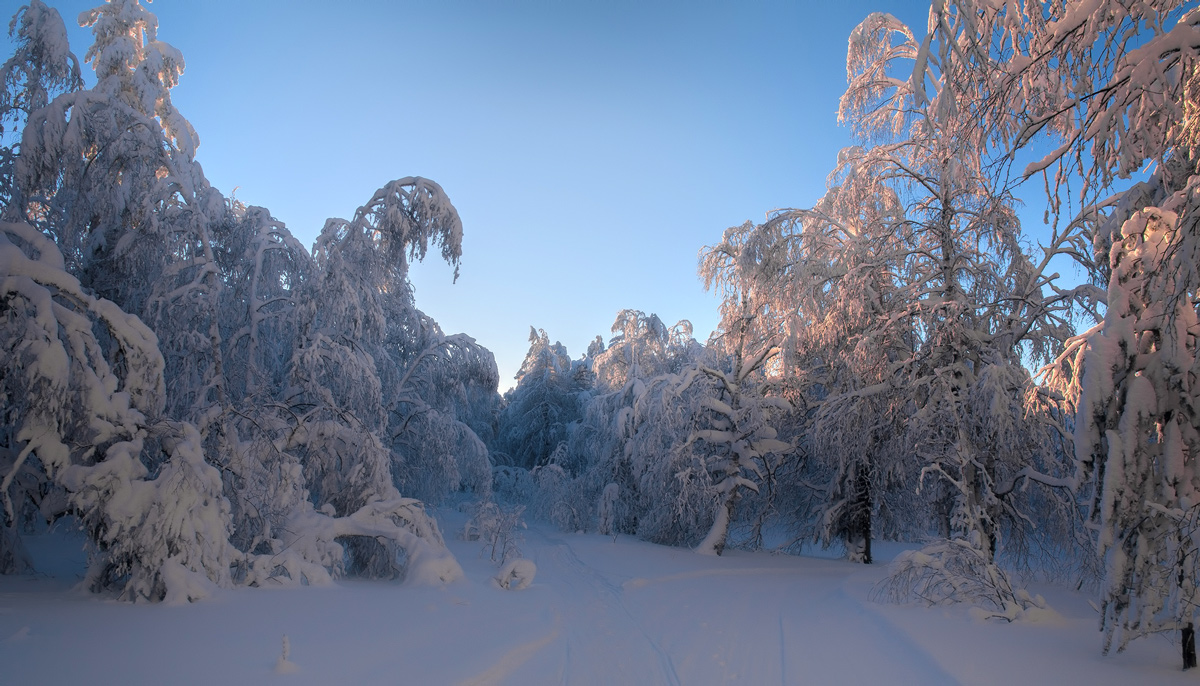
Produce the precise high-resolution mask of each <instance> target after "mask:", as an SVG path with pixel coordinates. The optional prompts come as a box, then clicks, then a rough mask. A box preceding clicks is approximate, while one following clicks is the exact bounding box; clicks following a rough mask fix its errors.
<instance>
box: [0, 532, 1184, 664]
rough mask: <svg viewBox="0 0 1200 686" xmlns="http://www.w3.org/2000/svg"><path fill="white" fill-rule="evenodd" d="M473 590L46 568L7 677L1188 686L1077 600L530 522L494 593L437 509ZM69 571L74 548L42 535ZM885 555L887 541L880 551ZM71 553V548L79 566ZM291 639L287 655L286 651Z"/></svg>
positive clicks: (49, 552) (5, 596)
mask: <svg viewBox="0 0 1200 686" xmlns="http://www.w3.org/2000/svg"><path fill="white" fill-rule="evenodd" d="M438 514H439V519H441V520H442V522H443V527H444V529H445V530H446V531H447V538H448V539H450V540H448V543H449V545H450V547H451V549H452V551H453V552H454V554H455V555H457V556H458V559H459V561H460V562H461V564H462V566H463V569H464V571H465V573H466V579H465V580H463V581H459V582H456V583H452V584H450V585H448V586H446V587H444V588H440V589H437V588H413V587H405V586H401V585H399V584H394V583H371V582H361V581H343V582H340V583H338V584H337V585H335V586H332V587H326V588H313V587H309V588H300V589H295V588H292V589H277V590H271V589H239V590H230V591H223V592H220V593H219V594H217V596H216V597H214V598H213V599H211V600H207V601H203V602H200V603H194V604H191V605H185V606H175V607H171V606H166V605H163V604H153V605H148V604H140V605H133V604H130V603H122V602H116V601H112V600H106V599H102V598H100V597H97V596H94V595H90V594H87V593H83V592H80V591H75V590H70V589H69V588H68V583H69V582H68V581H65V580H64V579H62V578H56V577H49V576H40V577H35V576H9V577H0V664H3V665H4V670H3V672H4V673H3V680H2V681H3V683H6V684H7V683H11V684H32V683H44V684H52V683H53V684H67V683H95V684H106V683H111V684H118V683H119V684H164V683H173V684H214V683H222V684H259V683H286V684H333V683H354V684H397V683H403V684H547V683H563V684H618V683H622V684H775V683H779V684H838V683H845V684H863V683H889V684H956V683H962V684H1013V683H1087V684H1134V683H1156V684H1176V683H1178V684H1183V683H1194V682H1195V680H1196V679H1195V675H1194V674H1190V673H1186V674H1185V673H1183V672H1180V671H1178V661H1179V656H1178V648H1177V646H1176V645H1174V644H1172V643H1171V642H1169V641H1168V640H1166V639H1160V638H1151V639H1147V640H1141V641H1136V642H1134V644H1133V645H1131V647H1130V649H1129V650H1128V651H1127V652H1125V653H1123V654H1120V655H1112V656H1110V657H1107V658H1106V657H1102V656H1101V655H1100V640H1101V634H1100V633H1099V632H1098V631H1097V617H1096V613H1095V612H1094V611H1093V610H1092V609H1091V607H1090V606H1089V604H1088V600H1087V597H1086V596H1085V595H1083V594H1079V593H1074V592H1070V591H1065V590H1062V589H1059V588H1053V587H1038V588H1036V589H1035V590H1037V591H1038V592H1040V593H1042V594H1043V595H1045V597H1046V599H1047V601H1048V602H1049V603H1050V605H1051V607H1052V608H1053V609H1054V610H1055V612H1056V616H1054V617H1053V618H1046V619H1044V620H1043V621H1040V622H1036V623H1035V622H1020V623H1015V624H1009V623H1006V622H1000V621H995V620H991V621H987V620H979V619H975V618H973V617H972V614H971V612H970V611H969V609H968V608H966V607H949V608H940V607H939V608H932V609H930V608H925V607H917V606H907V607H905V606H892V605H881V604H878V603H875V602H872V601H871V600H869V599H868V596H869V593H870V589H871V586H872V584H873V583H874V582H875V581H876V580H878V579H879V578H881V577H882V576H883V574H884V572H885V569H886V566H885V565H873V566H869V567H867V566H863V565H856V564H852V563H848V562H845V561H841V560H829V559H820V558H811V557H792V556H783V555H771V554H767V553H746V552H742V551H736V550H731V551H729V552H727V553H726V554H725V555H724V556H722V557H712V556H702V555H696V554H694V553H692V552H691V551H688V550H683V549H678V548H668V547H663V546H656V545H652V544H649V543H645V542H642V541H637V540H635V539H632V538H629V537H624V536H622V537H619V538H617V539H616V540H614V539H613V538H612V537H606V536H598V535H583V534H563V533H560V532H558V531H555V530H553V529H552V528H549V527H545V526H542V525H534V526H532V527H531V528H530V529H529V530H527V531H526V532H525V540H524V542H523V543H522V544H521V549H522V552H523V554H524V556H525V557H526V558H527V559H529V560H531V561H532V562H533V563H535V564H536V566H537V571H536V577H535V579H534V580H533V583H532V584H531V585H530V586H529V587H528V588H526V589H524V590H504V589H501V588H500V587H499V586H498V585H497V584H496V582H495V581H494V577H495V576H496V575H497V567H496V565H494V564H493V563H492V562H491V561H490V560H489V559H488V558H487V556H486V555H480V544H479V543H478V542H466V541H462V540H458V539H456V538H453V536H452V534H453V532H456V531H457V530H460V529H461V525H462V523H463V522H464V521H465V515H461V514H459V513H457V512H452V511H445V510H443V511H441V512H439V513H438ZM30 547H31V548H32V552H33V553H34V555H35V557H36V558H37V559H38V562H40V563H41V564H42V567H43V568H44V569H47V570H49V571H50V572H51V573H54V574H58V575H60V576H70V575H71V573H72V572H71V571H70V560H69V559H67V558H69V557H70V556H69V554H65V553H64V550H66V551H67V553H69V550H67V549H65V548H64V547H63V541H61V540H57V541H48V540H45V539H41V540H38V539H36V538H35V539H33V540H32V541H31V546H30ZM881 548H882V550H881V551H880V552H882V553H884V554H886V555H887V556H890V555H891V554H894V553H895V552H896V548H895V547H894V546H893V547H891V548H890V549H889V548H888V546H886V545H883V546H881ZM76 557H78V555H76ZM284 636H286V637H287V643H288V654H287V655H286V656H284V655H282V654H281V648H282V642H283V640H284Z"/></svg>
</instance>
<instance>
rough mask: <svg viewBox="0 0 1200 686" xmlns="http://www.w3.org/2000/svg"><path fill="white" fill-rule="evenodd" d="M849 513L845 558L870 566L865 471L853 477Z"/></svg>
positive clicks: (868, 482) (869, 504) (868, 487)
mask: <svg viewBox="0 0 1200 686" xmlns="http://www.w3.org/2000/svg"><path fill="white" fill-rule="evenodd" d="M853 489H854V491H853V493H852V495H851V498H852V500H851V502H850V506H849V512H847V513H846V557H847V559H849V560H850V561H851V562H861V563H863V564H866V565H869V564H871V508H872V506H873V503H872V502H871V479H870V478H869V477H868V475H867V473H866V470H865V469H862V468H860V469H858V472H857V474H856V475H855V477H854V485H853Z"/></svg>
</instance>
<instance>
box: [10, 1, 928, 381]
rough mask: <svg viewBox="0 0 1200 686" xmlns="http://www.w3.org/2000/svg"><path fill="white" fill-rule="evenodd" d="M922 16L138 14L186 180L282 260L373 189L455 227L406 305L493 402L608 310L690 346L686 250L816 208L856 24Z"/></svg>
mask: <svg viewBox="0 0 1200 686" xmlns="http://www.w3.org/2000/svg"><path fill="white" fill-rule="evenodd" d="M48 4H50V5H51V6H54V7H56V8H58V9H59V11H60V12H61V13H62V15H63V18H64V20H65V21H66V22H67V24H68V29H69V31H70V32H71V45H72V48H73V49H74V51H75V52H76V54H78V55H81V56H82V55H83V53H84V52H85V51H86V49H87V47H88V45H89V44H90V41H91V34H90V32H89V31H88V30H86V29H79V28H78V27H76V26H75V18H76V17H77V15H78V14H79V12H80V11H82V10H84V9H87V8H89V7H92V6H95V5H96V4H98V2H96V0H86V1H76V0H72V1H70V2H63V1H58V2H56V1H55V0H48ZM8 6H9V7H15V6H16V3H12V4H9V5H8ZM927 7H928V3H927V2H919V1H917V2H914V1H904V2H897V1H891V2H883V1H881V2H861V1H857V0H849V1H844V2H829V3H827V2H815V1H814V2H800V1H798V0H797V1H794V2H779V1H769V0H761V1H760V0H748V1H746V2H736V3H735V2H732V1H731V2H723V3H716V2H705V1H703V0H702V1H700V2H687V3H685V2H632V1H625V0H616V1H608V2H582V1H580V2H565V1H564V2H551V1H549V0H544V1H541V2H532V1H526V2H515V1H513V2H508V1H502V0H492V1H487V2H485V1H482V0H480V1H476V2H467V1H459V0H447V1H444V2H428V1H426V2H418V3H411V2H367V1H349V2H340V3H330V2H319V3H318V2H266V1H263V2H238V1H234V0H206V1H205V2H202V3H201V2H185V1H184V0H158V2H154V3H153V4H151V5H149V8H150V10H151V11H152V12H154V13H155V14H157V15H158V18H159V39H160V40H164V41H166V42H168V43H171V44H173V45H174V46H175V47H177V48H179V49H180V50H181V51H182V52H183V55H184V58H185V59H186V62H187V69H186V72H185V73H184V75H183V78H182V80H181V83H180V85H179V86H178V87H177V88H176V89H175V90H174V91H173V95H172V97H173V99H174V101H175V104H176V106H177V107H179V109H180V110H181V111H182V112H183V114H184V115H185V116H186V117H188V119H189V120H190V121H191V122H192V124H193V126H195V128H196V130H197V131H198V132H199V134H200V139H201V145H200V149H199V151H198V153H197V157H198V159H199V160H200V162H201V163H202V164H203V166H204V169H205V173H206V174H207V176H208V178H209V180H210V181H211V182H212V183H213V185H215V186H216V187H218V188H220V189H221V190H222V191H224V192H225V193H226V194H227V195H228V194H229V193H230V192H232V191H233V189H234V188H235V187H236V188H237V197H238V198H239V199H240V200H242V201H243V202H245V203H247V204H252V205H261V206H264V207H267V208H269V209H270V211H271V213H272V214H273V215H274V216H275V217H277V218H278V219H280V220H282V221H284V222H285V223H286V224H287V226H288V228H289V229H291V231H292V232H293V233H294V234H295V235H296V236H297V237H298V238H299V239H300V240H301V242H303V243H304V244H305V245H311V243H312V240H313V239H314V238H315V237H316V235H317V233H318V232H319V231H320V228H321V226H322V225H323V223H324V220H325V218H326V217H330V216H340V217H349V216H351V215H352V214H353V212H354V210H355V209H356V208H357V207H358V206H359V205H360V204H361V203H363V202H365V201H367V200H368V199H369V198H370V197H371V195H372V193H373V192H374V190H375V189H376V188H378V187H380V186H382V185H383V184H384V183H385V182H387V181H389V180H391V179H395V178H400V177H403V176H410V175H412V176H424V177H427V178H430V179H433V180H435V181H437V182H438V183H440V184H441V185H442V187H443V188H444V189H445V190H446V192H447V193H448V194H449V196H450V198H451V200H452V201H453V202H454V204H455V206H456V207H457V208H458V210H459V213H460V215H461V216H462V219H463V224H464V233H465V237H464V240H463V263H462V275H461V277H460V278H459V280H458V282H457V283H452V270H451V269H450V268H449V267H448V266H446V265H445V264H444V263H441V262H438V261H437V260H436V259H435V258H433V257H430V258H429V261H428V262H427V263H425V264H423V265H419V266H416V267H414V269H413V271H412V280H413V283H414V285H415V288H416V297H417V304H418V306H419V307H421V308H422V309H423V310H424V311H426V312H427V313H429V314H430V315H432V316H433V317H434V318H435V319H437V321H438V322H439V323H440V324H441V325H442V327H443V329H444V330H445V331H446V332H447V333H455V332H465V333H467V334H469V335H472V336H474V337H475V338H476V339H477V340H478V341H479V342H480V343H482V344H483V345H485V346H487V347H488V348H489V349H491V350H492V351H493V352H494V353H495V354H496V359H497V362H498V363H499V366H500V373H501V387H502V388H504V387H507V386H509V385H511V383H512V377H513V375H514V374H515V373H516V371H517V368H518V367H519V366H520V363H521V360H522V359H523V357H524V354H525V351H526V349H527V347H528V333H529V327H530V326H531V325H532V326H536V327H538V328H544V329H545V330H546V331H547V333H549V335H550V337H551V339H552V340H555V339H557V340H560V341H562V342H563V344H564V345H566V346H567V349H568V350H569V351H570V352H571V354H572V355H574V356H579V355H580V354H581V353H582V352H584V350H585V349H586V347H587V344H588V342H589V341H591V340H592V339H593V338H595V336H596V335H598V334H599V335H603V336H604V337H605V339H606V340H607V338H608V336H609V327H610V326H611V325H612V322H613V319H614V318H615V316H616V313H617V311H618V310H620V309H624V308H632V309H639V310H643V311H645V312H647V313H650V312H653V313H657V314H658V315H659V316H660V317H661V318H662V319H663V320H664V321H666V322H667V323H668V324H670V323H673V322H675V321H677V320H679V319H689V320H691V321H692V322H693V324H694V325H695V329H696V336H697V338H699V339H700V340H702V341H703V340H704V339H705V338H706V337H707V335H708V333H709V331H711V330H712V328H713V327H715V326H716V324H717V300H716V298H715V297H714V296H712V295H710V294H708V293H706V292H705V291H704V288H703V284H702V283H701V282H700V280H699V278H698V277H697V275H696V265H697V253H698V251H699V250H700V248H702V247H703V246H704V245H708V244H712V243H713V242H715V241H717V240H719V238H720V236H721V233H722V231H724V229H725V228H727V227H729V226H732V225H736V224H741V223H742V222H744V221H746V220H755V221H761V220H762V218H763V217H764V214H765V213H766V212H768V211H769V210H772V209H775V208H779V207H793V206H805V205H808V204H811V203H812V202H813V201H814V200H816V199H817V198H818V197H820V195H821V194H822V192H823V190H824V186H825V176H826V174H827V173H828V171H829V170H830V169H831V168H832V166H833V163H834V161H835V158H836V153H837V150H838V149H839V148H841V147H842V146H844V145H846V144H847V143H848V142H849V139H848V134H847V132H846V131H845V130H844V129H842V128H840V127H838V126H837V121H836V119H837V117H836V111H837V100H838V97H839V95H840V94H841V92H842V90H843V88H844V86H845V51H846V38H847V36H848V35H849V33H850V31H851V29H852V28H853V27H854V26H855V25H856V24H857V23H858V22H859V21H861V20H862V19H863V18H864V17H866V15H867V14H868V13H870V12H872V11H886V12H891V13H893V14H895V15H897V16H898V17H900V18H901V19H902V20H905V21H907V22H909V23H910V24H914V25H915V26H917V27H920V28H923V26H924V18H925V12H926V8H927ZM5 13H6V14H7V13H8V12H5ZM3 47H4V52H5V54H6V55H7V54H8V53H9V51H10V49H9V46H8V44H7V43H5V44H4V45H3ZM85 71H88V72H90V69H88V68H86V67H85Z"/></svg>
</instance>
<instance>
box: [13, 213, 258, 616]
mask: <svg viewBox="0 0 1200 686" xmlns="http://www.w3.org/2000/svg"><path fill="white" fill-rule="evenodd" d="M64 267H65V265H64V261H63V258H62V255H61V253H60V252H59V251H58V249H57V248H56V246H55V245H54V244H53V243H52V242H51V241H50V240H49V239H47V238H46V237H45V236H44V235H42V234H41V233H40V232H38V231H37V230H36V229H35V228H34V227H32V226H30V225H28V224H13V223H4V224H2V225H0V284H2V285H3V286H2V288H3V292H2V293H0V307H2V309H0V313H2V314H3V328H2V329H0V331H2V333H0V335H2V336H3V338H4V340H3V344H4V346H5V349H6V350H9V351H11V352H12V358H11V359H10V361H9V363H8V364H6V365H5V367H4V370H3V373H2V375H0V385H2V389H3V390H0V393H2V394H3V397H4V404H3V405H4V407H5V416H4V424H3V426H4V430H3V434H2V435H3V437H4V438H3V446H2V448H0V456H2V457H0V466H2V468H3V474H4V476H3V480H2V482H0V486H2V488H0V492H2V496H3V501H4V529H5V530H6V531H5V535H4V536H3V537H2V540H0V542H2V543H3V544H5V546H4V548H0V560H4V561H5V562H6V565H5V566H6V569H5V570H4V571H14V570H15V569H19V568H20V567H21V564H20V557H19V555H20V549H19V548H15V549H14V548H13V547H12V544H13V542H14V540H15V536H14V535H13V531H12V529H13V527H14V525H15V523H16V520H17V518H18V516H19V515H20V514H22V513H24V511H25V510H26V509H27V508H36V509H37V511H38V514H39V515H40V516H42V517H47V518H53V517H57V516H60V515H62V514H67V513H73V514H75V515H76V516H77V517H78V518H79V520H80V522H81V523H82V524H83V525H84V527H85V528H87V529H88V531H89V532H90V534H91V537H92V541H93V542H94V544H95V545H96V547H97V550H96V552H95V554H94V555H93V557H92V559H91V561H90V565H89V572H88V578H89V583H90V584H91V586H92V587H93V588H96V589H113V590H116V591H120V592H121V593H122V595H123V596H124V597H126V598H130V599H143V598H144V599H150V600H160V599H163V598H164V597H167V598H173V599H180V600H186V599H188V598H189V597H198V596H199V595H201V594H203V593H204V592H205V591H204V589H205V588H206V587H210V586H212V585H213V584H217V585H226V584H228V583H229V566H230V562H231V558H232V556H233V554H234V551H233V550H232V548H231V547H230V546H229V542H228V531H227V529H228V526H229V509H228V508H229V506H228V503H227V502H226V500H225V498H224V496H223V494H222V492H221V479H220V476H219V475H218V473H217V470H216V469H215V468H214V467H212V466H211V465H209V464H207V463H206V462H205V461H204V457H203V452H202V450H201V446H200V444H199V437H198V434H197V433H196V431H195V429H194V428H192V427H190V426H188V425H181V424H177V423H173V422H169V421H165V420H164V419H163V418H162V417H161V414H160V413H161V411H162V409H163V406H164V396H165V388H164V383H163V376H162V373H163V361H162V357H161V355H160V354H159V352H158V348H157V339H156V337H155V335H154V333H153V332H151V331H150V330H149V329H148V328H147V327H146V326H145V325H144V324H142V323H141V321H139V320H138V319H137V318H136V317H134V316H132V315H129V314H126V313H125V312H122V311H121V310H120V308H118V307H117V306H116V305H115V304H114V303H112V302H110V301H107V300H103V299H100V298H96V297H95V296H93V295H91V294H89V293H88V292H87V291H86V290H85V289H84V288H82V287H81V285H80V283H79V281H78V280H77V279H75V278H74V277H73V276H71V275H70V274H68V273H67V272H66V270H65V268H64ZM151 470H153V473H154V475H153V478H151V475H152V471H151Z"/></svg>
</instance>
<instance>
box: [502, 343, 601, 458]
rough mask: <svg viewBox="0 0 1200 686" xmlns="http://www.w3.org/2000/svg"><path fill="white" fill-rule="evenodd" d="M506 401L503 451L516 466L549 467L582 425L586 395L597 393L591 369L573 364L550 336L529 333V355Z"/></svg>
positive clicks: (565, 351)
mask: <svg viewBox="0 0 1200 686" xmlns="http://www.w3.org/2000/svg"><path fill="white" fill-rule="evenodd" d="M516 378H517V385H516V387H514V388H513V389H512V390H511V391H509V392H508V393H507V394H506V396H505V401H506V404H505V407H504V410H503V414H502V415H501V419H500V428H499V436H498V441H497V448H498V450H499V453H500V455H502V456H507V459H508V460H510V461H511V462H512V464H513V465H516V466H519V467H522V468H525V469H533V468H534V467H541V466H543V465H547V464H549V463H550V461H551V456H552V455H554V453H555V451H557V450H558V449H559V446H560V445H562V444H565V443H566V441H567V439H568V438H569V431H570V427H571V425H572V424H573V423H574V422H577V421H579V418H580V412H581V403H582V402H583V397H582V395H583V394H584V393H585V392H587V391H588V390H590V388H591V376H590V374H588V372H587V369H586V368H585V367H584V366H582V365H580V364H577V363H575V362H573V361H572V360H571V356H570V354H569V353H567V349H566V348H565V347H563V345H562V344H561V343H558V342H555V343H551V342H550V337H549V336H548V335H547V334H546V332H545V331H544V330H541V329H535V328H533V327H530V328H529V352H527V353H526V354H525V360H524V362H522V363H521V368H520V370H519V371H518V372H517V377H516Z"/></svg>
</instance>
